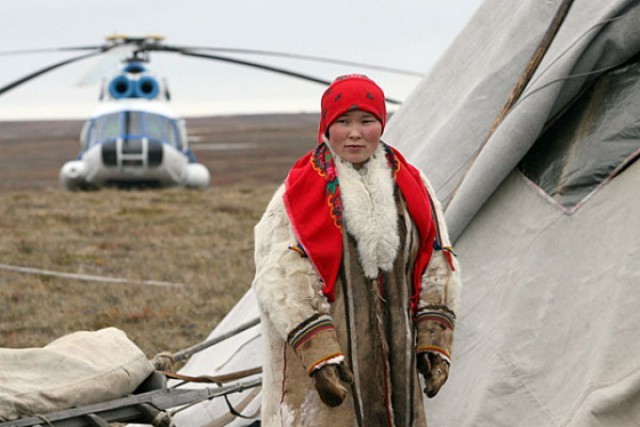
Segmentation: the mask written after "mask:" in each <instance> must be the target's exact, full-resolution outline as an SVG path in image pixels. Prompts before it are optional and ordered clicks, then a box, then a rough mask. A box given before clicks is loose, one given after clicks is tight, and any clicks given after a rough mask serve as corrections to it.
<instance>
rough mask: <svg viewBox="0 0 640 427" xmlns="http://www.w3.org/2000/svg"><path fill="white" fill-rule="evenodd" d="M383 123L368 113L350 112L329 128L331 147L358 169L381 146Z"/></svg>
mask: <svg viewBox="0 0 640 427" xmlns="http://www.w3.org/2000/svg"><path fill="white" fill-rule="evenodd" d="M381 136H382V123H380V121H378V119H377V118H376V117H375V116H374V115H373V114H371V113H367V112H366V111H361V110H354V111H349V112H348V113H345V114H343V115H341V116H340V117H338V118H337V119H336V121H334V122H333V123H332V124H331V126H329V145H330V146H331V148H332V149H333V151H334V152H335V153H336V154H337V155H338V156H340V158H342V159H343V160H346V161H348V162H351V163H352V164H353V166H354V167H355V168H356V169H359V168H360V167H362V165H363V164H364V163H365V162H366V161H367V160H369V157H371V156H372V155H373V153H375V151H376V149H377V148H378V145H379V144H380V137H381Z"/></svg>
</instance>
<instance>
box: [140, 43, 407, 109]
mask: <svg viewBox="0 0 640 427" xmlns="http://www.w3.org/2000/svg"><path fill="white" fill-rule="evenodd" d="M153 50H160V51H168V52H178V53H181V54H183V55H186V56H193V57H196V58H204V59H213V60H215V61H222V62H229V63H232V64H237V65H245V66H248V67H254V68H258V69H261V70H265V71H271V72H274V73H278V74H284V75H286V76H289V77H294V78H298V79H302V80H306V81H310V82H313V83H319V84H321V85H324V86H329V85H330V84H331V81H329V80H324V79H321V78H318V77H314V76H310V75H308V74H302V73H299V72H297V71H291V70H287V69H284V68H279V67H274V66H271V65H266V64H260V63H258V62H252V61H245V60H242V59H237V58H231V57H228V56H220V55H211V54H207V53H199V52H192V51H190V50H187V49H180V48H178V47H170V46H161V47H159V48H158V49H153ZM385 101H387V102H388V103H390V104H396V105H399V104H401V102H400V101H398V100H395V99H392V98H385Z"/></svg>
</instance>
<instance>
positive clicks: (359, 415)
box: [253, 148, 461, 427]
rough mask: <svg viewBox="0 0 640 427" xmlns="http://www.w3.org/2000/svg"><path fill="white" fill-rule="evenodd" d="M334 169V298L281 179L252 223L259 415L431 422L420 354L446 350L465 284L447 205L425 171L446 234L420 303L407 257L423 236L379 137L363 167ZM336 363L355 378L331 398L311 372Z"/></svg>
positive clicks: (286, 420)
mask: <svg viewBox="0 0 640 427" xmlns="http://www.w3.org/2000/svg"><path fill="white" fill-rule="evenodd" d="M336 169H337V174H338V177H339V180H340V186H341V193H342V203H343V205H344V225H345V230H344V231H345V232H344V233H343V259H342V264H341V267H340V273H339V276H338V280H337V282H336V286H335V289H336V294H335V301H334V302H333V303H331V304H330V303H329V302H328V300H327V298H326V297H325V296H324V294H323V293H322V281H321V280H320V277H319V275H318V274H317V272H316V271H315V270H314V267H313V265H312V264H311V262H310V261H309V259H308V258H306V256H305V254H304V252H303V251H301V250H300V249H299V245H298V243H297V240H296V235H295V233H294V231H293V228H292V226H291V223H290V221H289V218H288V216H287V212H286V209H285V206H284V203H283V194H284V191H285V189H284V186H281V187H280V188H279V189H278V190H277V191H276V193H275V194H274V196H273V198H272V200H271V202H270V203H269V205H268V207H267V209H266V211H265V213H264V215H263V217H262V219H261V220H260V222H259V223H258V225H257V226H256V228H255V244H256V246H255V262H256V277H255V280H254V282H253V287H254V290H255V292H256V296H257V299H258V304H259V307H260V312H261V321H262V327H263V334H264V342H265V354H264V367H263V369H264V378H263V401H262V423H263V425H264V426H334V427H337V426H351V425H353V426H357V425H360V426H398V427H400V426H413V425H415V426H425V425H426V420H425V414H424V408H423V394H422V392H421V388H422V387H421V385H420V381H421V380H420V379H419V376H418V374H417V371H416V357H415V355H416V354H417V353H419V352H423V351H430V352H436V353H437V354H438V355H440V356H441V357H443V358H445V359H447V360H449V357H450V351H451V343H452V337H453V335H452V334H453V322H454V319H455V311H456V309H457V304H458V299H459V292H460V288H461V283H460V276H459V271H460V270H459V267H458V265H457V261H456V260H455V258H453V257H451V256H450V254H449V253H447V249H443V248H448V245H449V242H448V237H447V231H446V226H445V224H444V223H443V222H442V218H443V215H442V212H441V210H440V206H439V204H438V203H437V201H436V200H435V197H434V193H433V191H432V189H431V188H430V185H429V183H428V181H427V179H426V178H425V177H424V175H422V176H421V177H422V179H423V182H424V185H425V187H426V188H427V191H428V193H429V194H430V195H431V198H432V200H433V202H434V208H435V210H436V212H435V215H434V216H435V217H436V218H438V219H439V220H440V221H439V224H438V228H439V237H440V242H439V245H438V246H434V252H433V254H432V256H431V260H430V262H429V264H428V266H427V268H426V270H425V271H424V273H423V275H422V284H421V289H420V301H419V303H418V306H417V308H416V309H415V311H413V310H412V309H411V307H410V296H411V293H412V288H413V285H412V278H411V274H412V273H411V271H412V269H411V266H412V265H413V262H414V260H415V258H416V253H417V250H418V241H419V236H418V233H417V230H416V227H415V225H414V224H413V222H412V220H411V217H410V216H409V214H408V211H407V208H406V204H405V203H404V200H403V198H402V195H401V193H400V192H399V191H398V189H397V188H396V186H395V184H394V181H393V178H392V175H391V172H390V168H389V166H388V164H387V162H386V161H385V158H384V155H383V154H382V152H381V148H379V149H378V151H377V152H376V154H375V155H374V156H373V157H372V158H371V159H370V160H369V161H368V162H367V163H366V164H365V165H364V166H363V167H362V168H361V169H360V170H356V169H354V168H353V166H352V165H351V164H350V163H349V162H345V161H342V160H341V159H339V158H336ZM438 318H441V319H444V320H445V321H442V322H439V321H438ZM442 325H446V327H445V326H442ZM303 342H304V345H302V344H301V343H303ZM338 362H344V363H346V364H347V365H348V366H349V368H350V369H351V370H352V371H353V373H354V378H355V380H354V382H353V384H352V385H351V386H350V393H348V394H347V397H346V399H345V401H344V402H343V403H342V404H341V405H339V406H337V407H329V406H326V405H325V404H323V403H322V401H321V400H320V398H319V396H318V393H317V391H316V390H315V387H314V384H313V380H312V378H311V374H312V373H313V371H314V370H315V369H319V368H321V367H322V366H324V365H325V364H327V363H338Z"/></svg>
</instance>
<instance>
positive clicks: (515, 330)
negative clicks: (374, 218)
mask: <svg viewBox="0 0 640 427" xmlns="http://www.w3.org/2000/svg"><path fill="white" fill-rule="evenodd" d="M562 3H572V4H571V7H570V9H569V12H568V14H567V16H566V18H565V19H564V21H563V23H562V26H561V27H560V29H559V31H558V32H557V34H556V35H555V38H554V39H553V42H552V43H551V45H550V46H549V48H548V50H547V52H546V53H545V55H544V57H543V59H542V62H541V63H540V65H539V66H538V68H537V70H536V72H535V73H534V74H533V77H532V78H531V80H530V81H529V83H528V84H527V86H526V88H525V90H524V93H523V94H522V95H521V96H520V99H519V100H518V101H517V102H516V104H515V107H513V109H512V110H511V111H510V113H509V114H508V115H507V116H506V118H505V120H504V121H503V122H502V123H501V124H500V125H499V126H498V128H497V129H496V131H495V132H494V133H490V129H491V126H492V124H493V122H494V119H495V117H496V116H497V115H498V113H499V111H500V109H501V107H502V105H503V104H504V103H505V100H506V99H507V97H508V96H509V93H510V91H511V90H512V89H513V88H514V86H515V85H516V81H517V79H518V78H519V77H520V75H521V73H522V71H523V70H524V69H525V67H526V66H527V63H528V61H529V60H530V59H531V57H532V56H533V53H534V51H535V49H536V48H537V46H538V45H539V43H540V41H541V40H542V39H543V36H544V34H545V32H546V30H547V28H548V27H549V24H550V22H551V21H552V19H553V17H554V16H555V14H556V11H557V10H558V9H559V7H560V6H561V5H562ZM639 51H640V2H638V1H628V0H575V1H573V2H562V1H524V2H510V1H508V0H489V1H486V2H485V3H484V4H483V6H482V7H481V9H480V10H479V11H478V12H477V14H476V15H475V16H474V18H473V19H472V21H471V22H470V23H469V25H468V26H467V27H466V29H465V30H464V31H463V33H462V34H460V36H459V37H458V38H457V40H456V41H455V42H454V44H453V45H452V46H451V47H450V49H449V50H448V52H447V53H446V54H445V56H444V57H443V58H442V59H441V60H440V61H439V63H438V64H437V65H436V67H435V68H434V69H433V70H432V72H431V73H430V74H429V75H428V76H427V78H425V80H424V81H423V83H422V84H421V87H419V88H418V89H417V90H416V91H415V92H414V93H413V94H412V96H411V98H410V99H409V100H408V101H407V102H405V104H404V105H403V107H402V110H401V114H398V115H396V117H395V120H394V121H393V123H392V126H391V127H390V129H389V132H388V134H387V137H388V139H389V140H390V142H391V143H392V144H395V145H397V146H398V147H399V148H400V150H401V151H404V152H405V154H406V155H407V157H408V158H409V159H411V160H412V161H413V162H415V163H417V164H418V165H419V166H420V167H421V168H422V169H423V170H425V172H426V173H427V175H428V176H429V177H430V178H431V180H432V183H433V184H434V187H435V188H436V191H437V192H438V195H439V197H440V198H441V199H442V200H445V201H446V202H447V204H448V206H447V211H446V217H447V221H448V224H449V227H450V231H451V234H452V235H453V236H454V238H457V241H456V244H455V245H456V249H457V252H458V253H459V258H460V262H461V265H462V273H463V280H464V286H465V288H464V290H463V294H462V304H461V312H460V313H459V316H458V326H457V329H456V339H455V344H454V353H455V354H454V360H453V366H452V372H451V373H452V375H451V377H450V380H449V382H448V384H447V385H446V386H445V387H444V388H443V390H442V391H441V395H439V396H438V397H437V398H436V399H434V400H432V401H428V404H427V414H428V418H429V421H430V422H431V423H432V425H436V426H576V427H583V426H637V425H640V358H638V354H640V332H639V331H640V311H639V310H638V309H637V308H638V301H639V298H640V297H639V296H638V292H637V291H638V289H639V288H638V287H639V286H640V284H639V281H638V280H639V278H640V264H639V263H638V262H637V259H638V255H639V254H640V198H638V197H637V195H636V194H635V192H636V189H637V188H640V168H639V164H638V163H637V162H635V160H636V158H637V155H638V148H639V147H640V135H639V126H640V108H638V106H639V104H640V92H638V90H637V87H638V85H639V84H640V80H639V79H638V77H639V75H638V53H639ZM420 120H423V121H425V125H424V126H419V125H418V124H417V122H418V121H420Z"/></svg>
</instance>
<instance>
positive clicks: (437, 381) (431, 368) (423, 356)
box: [417, 352, 449, 398]
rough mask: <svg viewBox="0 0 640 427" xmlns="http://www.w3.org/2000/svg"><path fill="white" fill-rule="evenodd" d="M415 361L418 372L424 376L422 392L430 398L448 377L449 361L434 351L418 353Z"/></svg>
mask: <svg viewBox="0 0 640 427" xmlns="http://www.w3.org/2000/svg"><path fill="white" fill-rule="evenodd" d="M417 363H418V372H420V373H421V374H422V376H423V378H424V383H425V387H424V394H426V395H427V397H429V398H432V397H433V396H435V395H436V394H438V392H439V391H440V387H442V386H443V385H444V383H446V382H447V378H449V362H447V361H446V360H444V359H443V358H442V357H440V356H438V355H437V354H435V353H429V352H425V353H419V354H418V356H417Z"/></svg>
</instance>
